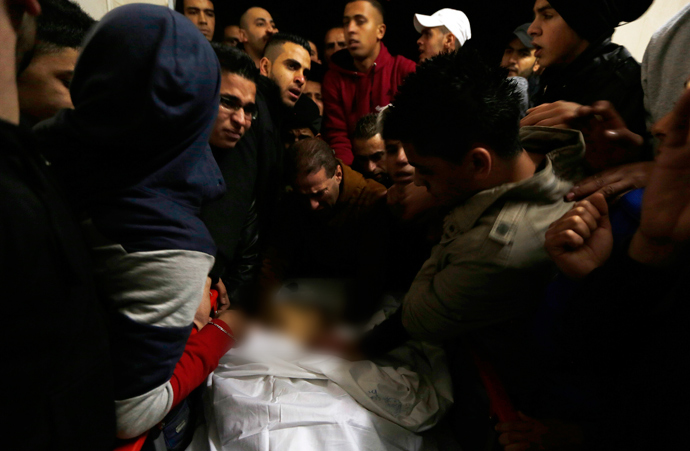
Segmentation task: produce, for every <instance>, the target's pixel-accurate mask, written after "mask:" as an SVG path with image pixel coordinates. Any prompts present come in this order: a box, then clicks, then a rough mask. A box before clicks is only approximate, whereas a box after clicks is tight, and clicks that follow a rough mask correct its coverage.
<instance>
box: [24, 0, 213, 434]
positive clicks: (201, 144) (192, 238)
mask: <svg viewBox="0 0 690 451" xmlns="http://www.w3.org/2000/svg"><path fill="white" fill-rule="evenodd" d="M219 87H220V67H219V64H218V60H217V58H216V56H215V53H214V51H213V49H212V48H211V46H210V44H209V43H208V41H207V40H206V39H205V38H204V36H203V35H202V34H201V33H200V32H199V31H198V30H197V29H196V28H195V27H194V25H193V24H192V23H191V22H190V21H189V20H188V19H186V18H185V17H184V16H182V15H180V14H178V13H176V12H174V11H172V10H170V9H168V8H165V7H160V6H153V5H145V4H133V5H127V6H122V7H119V8H116V9H114V10H113V11H111V12H110V13H108V14H106V15H105V17H103V19H102V20H101V21H100V23H99V24H98V25H97V26H96V27H95V29H94V30H93V31H92V32H91V33H90V35H89V36H88V37H87V39H86V42H85V45H84V48H83V52H82V54H81V56H80V57H79V60H78V62H77V65H76V68H75V73H74V79H73V82H72V86H71V89H70V93H71V95H72V100H73V103H74V107H75V108H74V110H63V111H61V112H60V113H59V114H58V115H57V116H56V117H55V118H53V119H51V120H48V121H45V122H43V123H41V124H38V125H37V127H36V132H37V134H38V137H39V139H40V141H41V143H42V145H43V147H42V149H43V151H44V152H45V155H46V157H47V159H48V160H49V161H50V162H51V163H52V165H53V167H54V169H55V170H56V172H57V173H58V175H59V178H60V180H61V181H62V183H63V185H64V188H65V190H66V194H67V196H68V198H69V199H70V200H71V203H72V205H73V207H74V208H75V209H76V211H77V212H78V213H79V214H81V215H83V217H84V218H85V219H86V222H85V224H86V230H87V234H88V237H89V241H90V244H91V248H92V253H93V255H94V260H95V268H94V270H95V274H96V279H97V282H98V286H99V289H100V291H101V292H102V294H103V295H104V298H105V299H106V301H107V302H108V307H109V309H110V322H111V328H112V349H113V350H112V352H113V362H114V367H115V381H116V383H115V397H116V413H117V420H118V424H117V426H118V436H119V437H121V438H129V437H134V436H137V435H139V434H141V433H142V432H144V431H146V430H148V429H149V428H151V427H152V426H154V425H155V424H157V423H158V422H159V421H161V420H162V419H163V417H164V416H165V414H166V413H167V412H168V411H169V410H170V408H171V406H172V402H173V392H172V388H171V385H170V382H169V381H170V378H171V376H172V374H173V371H174V369H175V365H176V363H177V362H178V361H179V359H180V356H181V355H182V352H183V350H184V347H185V343H186V341H187V339H188V337H189V334H190V332H191V329H192V321H193V318H194V313H195V311H196V309H197V307H198V305H199V302H200V301H201V295H202V291H203V287H204V283H205V281H206V277H207V275H208V273H209V271H210V269H211V267H212V266H213V262H214V254H215V246H214V244H213V239H212V238H211V235H210V234H209V232H208V230H207V229H206V227H205V226H204V223H203V222H202V221H201V219H200V217H199V214H200V210H201V206H202V204H203V203H204V202H205V201H207V200H210V199H213V198H217V197H218V196H220V195H222V193H223V192H224V190H225V186H224V182H223V178H222V175H221V173H220V170H219V169H218V166H217V164H216V162H215V160H214V158H213V155H212V153H211V150H210V148H209V146H208V139H209V135H210V132H211V129H212V126H213V122H214V120H215V116H216V114H217V112H218V102H219V100H218V92H219Z"/></svg>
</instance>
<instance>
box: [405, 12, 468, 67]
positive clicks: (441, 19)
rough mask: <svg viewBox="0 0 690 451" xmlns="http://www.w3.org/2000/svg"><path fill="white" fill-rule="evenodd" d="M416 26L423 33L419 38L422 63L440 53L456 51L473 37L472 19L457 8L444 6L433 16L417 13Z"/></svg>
mask: <svg viewBox="0 0 690 451" xmlns="http://www.w3.org/2000/svg"><path fill="white" fill-rule="evenodd" d="M414 28H415V30H417V33H421V35H422V36H421V37H420V38H419V39H418V40H417V47H418V50H419V62H420V63H421V62H423V61H424V60H425V59H428V58H431V57H434V56H436V55H438V54H439V53H448V52H454V51H456V50H457V49H459V48H460V47H462V46H463V45H465V42H467V40H468V39H470V38H471V37H472V28H471V27H470V20H469V19H468V18H467V16H466V15H465V13H463V12H462V11H458V10H457V9H450V8H444V9H441V10H439V11H436V12H435V13H434V14H432V15H431V16H426V15H424V14H415V15H414Z"/></svg>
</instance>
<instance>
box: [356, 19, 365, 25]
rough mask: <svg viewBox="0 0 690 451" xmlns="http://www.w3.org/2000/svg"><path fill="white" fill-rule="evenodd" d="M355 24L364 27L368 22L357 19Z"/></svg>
mask: <svg viewBox="0 0 690 451" xmlns="http://www.w3.org/2000/svg"><path fill="white" fill-rule="evenodd" d="M355 22H356V23H357V25H364V24H365V23H366V22H367V21H366V20H365V19H357V20H356V21H355Z"/></svg>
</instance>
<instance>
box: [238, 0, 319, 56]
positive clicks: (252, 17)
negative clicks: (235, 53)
mask: <svg viewBox="0 0 690 451" xmlns="http://www.w3.org/2000/svg"><path fill="white" fill-rule="evenodd" d="M276 33H278V27H276V23H275V22H274V21H273V17H272V16H271V13H269V12H268V11H266V10H265V9H263V8H259V7H258V6H253V7H251V8H249V9H248V10H246V11H245V12H244V14H242V16H241V17H240V35H241V38H240V42H241V43H242V45H243V46H244V51H245V52H247V55H249V56H250V57H251V58H252V60H254V63H255V64H256V67H259V61H261V58H262V57H263V56H264V50H265V49H266V44H267V43H268V41H269V39H271V36H273V35H274V34H276ZM310 50H311V49H310Z"/></svg>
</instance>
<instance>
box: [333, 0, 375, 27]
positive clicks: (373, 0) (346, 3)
mask: <svg viewBox="0 0 690 451" xmlns="http://www.w3.org/2000/svg"><path fill="white" fill-rule="evenodd" d="M354 2H367V3H369V4H370V5H371V6H373V7H374V8H375V9H376V10H377V11H378V12H379V14H381V21H382V23H386V10H385V9H384V7H383V4H381V2H379V1H377V0H347V1H346V2H345V6H347V5H349V4H350V3H354ZM342 27H343V26H342V25H340V28H342ZM334 28H335V27H334Z"/></svg>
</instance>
